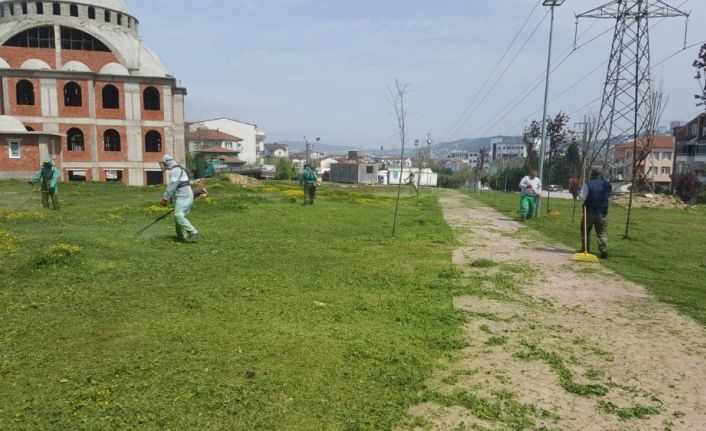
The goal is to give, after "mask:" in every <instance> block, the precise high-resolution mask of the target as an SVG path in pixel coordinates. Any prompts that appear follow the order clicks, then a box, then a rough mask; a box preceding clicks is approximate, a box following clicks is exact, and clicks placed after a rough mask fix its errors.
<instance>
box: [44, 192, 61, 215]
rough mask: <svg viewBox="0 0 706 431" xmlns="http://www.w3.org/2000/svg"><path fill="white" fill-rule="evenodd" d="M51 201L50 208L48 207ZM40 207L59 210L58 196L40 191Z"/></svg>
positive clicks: (54, 193)
mask: <svg viewBox="0 0 706 431" xmlns="http://www.w3.org/2000/svg"><path fill="white" fill-rule="evenodd" d="M49 199H51V206H49ZM42 206H43V207H44V208H47V209H53V210H55V211H58V210H59V196H58V195H57V193H56V191H49V190H42Z"/></svg>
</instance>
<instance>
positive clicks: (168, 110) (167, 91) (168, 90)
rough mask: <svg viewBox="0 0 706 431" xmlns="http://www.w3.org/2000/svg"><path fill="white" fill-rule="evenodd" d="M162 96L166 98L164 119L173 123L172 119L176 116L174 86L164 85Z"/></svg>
mask: <svg viewBox="0 0 706 431" xmlns="http://www.w3.org/2000/svg"><path fill="white" fill-rule="evenodd" d="M162 97H163V99H164V121H166V122H168V123H171V122H172V119H173V118H174V115H173V109H174V103H173V96H172V87H168V86H166V85H165V86H163V87H162Z"/></svg>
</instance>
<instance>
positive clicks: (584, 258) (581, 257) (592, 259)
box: [571, 206, 598, 263]
mask: <svg viewBox="0 0 706 431" xmlns="http://www.w3.org/2000/svg"><path fill="white" fill-rule="evenodd" d="M571 260H575V261H577V262H588V263H598V256H596V255H595V254H591V253H589V252H588V212H587V211H586V207H585V206H584V207H583V253H574V255H573V256H571Z"/></svg>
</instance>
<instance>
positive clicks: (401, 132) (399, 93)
mask: <svg viewBox="0 0 706 431" xmlns="http://www.w3.org/2000/svg"><path fill="white" fill-rule="evenodd" d="M408 89H409V84H407V83H404V82H400V81H399V80H398V79H395V85H394V87H388V88H387V91H388V96H387V99H388V101H389V102H390V105H392V115H393V117H394V119H395V126H396V128H397V134H398V137H399V139H400V148H401V150H400V181H399V184H398V186H397V202H396V203H395V215H394V218H393V220H392V236H395V231H396V228H397V212H398V211H399V207H400V195H401V194H402V178H403V173H404V147H405V143H406V142H407V108H406V106H405V96H406V94H407V90H408Z"/></svg>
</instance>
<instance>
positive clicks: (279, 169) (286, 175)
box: [275, 158, 297, 180]
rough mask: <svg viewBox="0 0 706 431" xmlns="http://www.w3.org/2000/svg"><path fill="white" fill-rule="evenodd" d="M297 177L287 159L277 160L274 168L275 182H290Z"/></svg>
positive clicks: (294, 169)
mask: <svg viewBox="0 0 706 431" xmlns="http://www.w3.org/2000/svg"><path fill="white" fill-rule="evenodd" d="M296 176H297V169H296V168H295V167H294V165H293V164H292V162H291V161H289V159H284V158H282V159H279V160H277V165H276V166H275V179H276V180H292V179H294V178H296Z"/></svg>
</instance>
